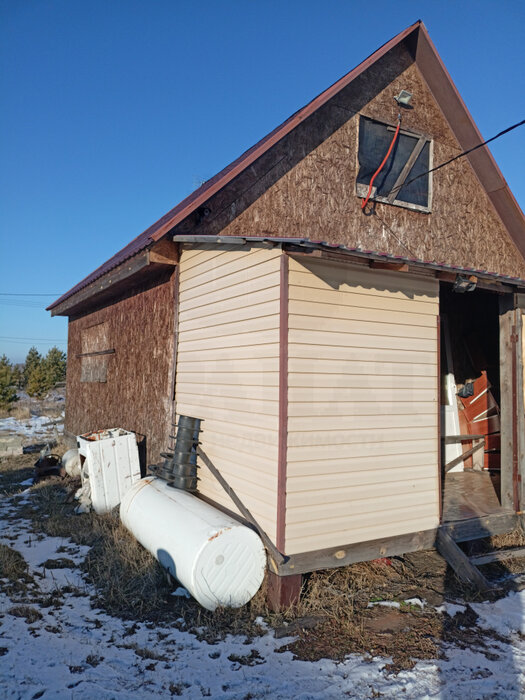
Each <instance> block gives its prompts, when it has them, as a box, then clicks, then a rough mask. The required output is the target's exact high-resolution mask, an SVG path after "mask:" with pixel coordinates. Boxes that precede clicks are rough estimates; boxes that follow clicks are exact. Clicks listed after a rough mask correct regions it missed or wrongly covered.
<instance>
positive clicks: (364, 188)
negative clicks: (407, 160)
mask: <svg viewBox="0 0 525 700" xmlns="http://www.w3.org/2000/svg"><path fill="white" fill-rule="evenodd" d="M361 119H366V120H368V121H372V122H376V123H377V124H383V125H384V126H385V127H386V128H387V130H388V131H391V132H392V136H393V135H394V132H395V130H396V128H397V124H392V123H390V122H387V121H382V120H380V119H376V118H375V117H368V116H365V115H359V120H358V121H357V129H356V176H355V193H356V196H357V197H359V199H364V198H365V197H366V196H367V194H368V188H369V184H364V183H361V182H358V181H357V177H358V175H359V169H360V167H361V164H360V163H359V135H360V126H361ZM399 133H400V134H402V135H403V136H409V137H411V138H414V139H416V145H417V141H419V140H420V139H425V142H426V143H428V144H429V148H428V170H432V168H433V167H434V140H433V139H432V138H431V137H430V136H429V135H428V134H425V133H423V132H420V131H413V130H409V129H403V128H401V129H400V130H399ZM414 147H415V146H414ZM414 164H415V163H414ZM412 167H413V166H412ZM410 172H411V171H409V172H408V174H407V176H406V178H405V180H404V182H406V181H407V180H409V179H410ZM403 184H404V183H403ZM401 189H402V186H401V187H400V190H399V191H401ZM376 191H377V190H376V187H372V192H371V194H370V200H369V201H374V202H381V203H382V204H391V205H393V206H395V207H402V208H404V209H411V210H413V211H418V212H421V213H423V214H430V213H432V199H433V186H432V173H429V174H428V197H427V204H426V206H425V205H422V204H413V203H412V202H405V201H404V200H402V199H397V198H394V199H393V200H392V201H390V199H389V198H388V197H384V196H377V195H376V194H375V193H376Z"/></svg>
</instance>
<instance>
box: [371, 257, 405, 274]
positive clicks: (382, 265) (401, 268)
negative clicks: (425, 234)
mask: <svg viewBox="0 0 525 700" xmlns="http://www.w3.org/2000/svg"><path fill="white" fill-rule="evenodd" d="M370 267H371V268H373V269H374V270H393V271H395V272H408V270H409V266H408V263H402V262H398V263H396V262H381V261H380V260H372V261H371V262H370Z"/></svg>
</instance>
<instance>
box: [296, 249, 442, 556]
mask: <svg viewBox="0 0 525 700" xmlns="http://www.w3.org/2000/svg"><path fill="white" fill-rule="evenodd" d="M288 303H289V334H288V341H289V344H288V451H287V475H286V546H285V551H286V553H287V554H296V553H299V552H305V551H311V550H316V549H324V548H328V547H338V546H344V545H346V544H350V543H353V542H366V541H369V540H375V539H380V538H383V537H388V536H392V535H402V534H407V533H410V532H417V531H420V530H426V529H432V528H434V527H436V526H437V524H438V522H439V499H440V493H439V484H438V464H439V441H438V378H437V370H438V337H437V316H438V314H439V288H438V282H437V280H433V279H428V278H422V277H412V276H411V275H408V274H405V273H402V274H399V273H396V272H385V271H379V272H378V271H372V270H367V269H363V268H357V267H356V268H352V266H349V265H347V264H337V263H329V262H320V261H313V260H312V261H310V260H305V259H304V258H301V259H300V260H299V259H297V260H296V259H295V258H293V257H291V258H290V272H289V302H288Z"/></svg>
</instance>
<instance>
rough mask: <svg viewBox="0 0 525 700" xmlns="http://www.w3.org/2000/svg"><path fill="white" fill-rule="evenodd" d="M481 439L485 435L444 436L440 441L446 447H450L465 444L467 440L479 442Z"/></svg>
mask: <svg viewBox="0 0 525 700" xmlns="http://www.w3.org/2000/svg"><path fill="white" fill-rule="evenodd" d="M481 438H485V435H468V434H467V435H445V436H444V437H442V438H441V439H442V440H443V441H444V443H445V444H446V445H451V444H455V443H456V442H466V441H467V440H468V441H472V440H481Z"/></svg>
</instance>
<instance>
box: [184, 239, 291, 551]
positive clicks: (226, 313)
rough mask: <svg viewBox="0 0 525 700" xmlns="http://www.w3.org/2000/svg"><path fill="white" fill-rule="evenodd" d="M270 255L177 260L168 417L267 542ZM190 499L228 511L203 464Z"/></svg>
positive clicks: (271, 467) (272, 341)
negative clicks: (179, 418)
mask: <svg viewBox="0 0 525 700" xmlns="http://www.w3.org/2000/svg"><path fill="white" fill-rule="evenodd" d="M279 267H280V251H275V250H267V249H262V248H257V247H254V248H253V249H251V250H246V249H244V250H239V248H238V247H236V246H231V248H226V249H221V250H220V251H218V250H217V248H213V247H206V246H198V247H196V248H194V249H189V250H183V252H182V255H181V260H180V306H179V342H178V351H177V376H176V395H175V400H176V409H177V414H178V415H180V414H185V415H190V416H196V417H198V418H202V419H203V423H202V433H201V441H202V447H203V449H204V450H205V452H206V453H207V454H208V456H209V457H210V459H211V460H212V461H213V462H214V464H215V465H216V466H217V468H218V469H219V471H220V472H221V473H222V474H223V476H224V477H225V479H226V480H227V481H228V482H229V483H230V484H231V486H232V488H233V489H234V490H235V491H236V493H237V494H238V496H239V498H240V499H241V500H242V501H243V503H244V504H245V505H246V506H247V507H248V508H249V510H250V511H251V512H252V513H253V515H254V516H255V518H256V519H257V520H258V521H259V522H260V524H261V525H262V527H263V528H264V529H265V530H266V531H267V533H268V535H269V536H270V537H271V538H272V539H275V535H276V515H277V514H276V507H277V444H278V415H279V402H278V399H279V300H280V277H279ZM199 478H200V481H199V491H200V492H201V493H202V494H203V495H205V496H207V497H209V498H211V499H213V500H214V501H217V502H219V503H220V504H222V505H224V506H225V507H227V508H229V509H231V510H235V506H234V505H233V503H232V501H231V500H230V499H229V497H228V496H227V495H226V493H225V492H224V491H223V489H222V488H221V487H220V485H219V484H218V483H217V481H216V480H215V478H214V477H213V476H212V475H211V474H210V472H209V471H208V470H207V469H206V467H205V466H204V465H201V468H200V469H199Z"/></svg>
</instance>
